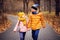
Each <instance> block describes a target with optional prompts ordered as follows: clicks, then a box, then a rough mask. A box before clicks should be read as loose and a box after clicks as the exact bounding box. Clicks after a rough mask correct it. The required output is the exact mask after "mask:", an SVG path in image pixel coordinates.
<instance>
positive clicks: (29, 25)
mask: <svg viewBox="0 0 60 40" xmlns="http://www.w3.org/2000/svg"><path fill="white" fill-rule="evenodd" d="M27 27H28V28H30V27H31V15H29V20H28V26H27Z"/></svg>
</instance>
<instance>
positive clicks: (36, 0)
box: [33, 0, 40, 11]
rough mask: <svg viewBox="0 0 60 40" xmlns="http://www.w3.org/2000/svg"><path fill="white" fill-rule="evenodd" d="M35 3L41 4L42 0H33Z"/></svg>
mask: <svg viewBox="0 0 60 40" xmlns="http://www.w3.org/2000/svg"><path fill="white" fill-rule="evenodd" d="M33 1H34V3H35V4H39V5H40V0H33ZM38 8H39V11H40V6H39V7H38Z"/></svg>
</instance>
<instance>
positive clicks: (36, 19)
mask: <svg viewBox="0 0 60 40" xmlns="http://www.w3.org/2000/svg"><path fill="white" fill-rule="evenodd" d="M37 7H38V4H35V5H33V6H32V7H31V11H32V13H31V14H30V15H29V22H28V28H31V29H32V38H33V40H37V38H38V34H39V29H41V28H42V27H43V28H45V20H44V17H43V15H42V13H41V12H40V13H38V12H37Z"/></svg>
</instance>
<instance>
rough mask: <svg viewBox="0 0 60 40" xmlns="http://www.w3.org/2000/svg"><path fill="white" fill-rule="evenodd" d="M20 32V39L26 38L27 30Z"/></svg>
mask: <svg viewBox="0 0 60 40" xmlns="http://www.w3.org/2000/svg"><path fill="white" fill-rule="evenodd" d="M19 34H20V40H24V39H25V34H26V32H19Z"/></svg>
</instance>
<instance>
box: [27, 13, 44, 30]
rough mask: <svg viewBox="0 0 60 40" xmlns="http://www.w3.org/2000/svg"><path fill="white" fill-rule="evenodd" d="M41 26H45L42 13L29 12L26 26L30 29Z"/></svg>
mask: <svg viewBox="0 0 60 40" xmlns="http://www.w3.org/2000/svg"><path fill="white" fill-rule="evenodd" d="M42 27H45V20H44V17H43V14H42V13H38V14H30V15H29V21H28V28H31V29H32V30H37V29H40V28H42Z"/></svg>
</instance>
